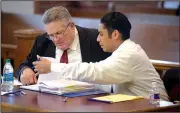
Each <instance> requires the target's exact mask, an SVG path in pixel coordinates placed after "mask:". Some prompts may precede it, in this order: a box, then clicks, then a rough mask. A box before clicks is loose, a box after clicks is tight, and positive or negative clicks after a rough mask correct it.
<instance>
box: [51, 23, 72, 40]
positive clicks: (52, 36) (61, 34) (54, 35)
mask: <svg viewBox="0 0 180 113" xmlns="http://www.w3.org/2000/svg"><path fill="white" fill-rule="evenodd" d="M70 24H71V23H69V24H68V25H67V27H66V29H65V30H64V31H58V32H56V33H54V34H49V35H48V36H49V38H50V39H51V40H53V39H54V38H56V37H58V38H60V37H63V36H64V33H65V32H66V30H67V28H68V27H69V25H70Z"/></svg>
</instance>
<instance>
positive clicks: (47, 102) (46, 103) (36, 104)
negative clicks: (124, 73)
mask: <svg viewBox="0 0 180 113" xmlns="http://www.w3.org/2000/svg"><path fill="white" fill-rule="evenodd" d="M24 92H26V95H22V94H16V95H9V96H1V102H2V103H1V108H2V112H3V111H17V112H22V111H28V112H45V111H58V112H133V111H172V110H176V111H180V108H179V105H177V104H173V105H171V104H168V103H161V104H160V106H155V105H152V104H150V103H149V100H147V99H138V100H132V101H126V102H119V103H114V104H108V103H101V102H94V101H89V100H87V99H88V98H89V97H95V96H98V95H91V96H83V97H75V98H68V101H67V102H63V101H62V100H63V99H64V98H65V97H62V96H57V95H51V94H45V93H39V92H34V91H29V90H24Z"/></svg>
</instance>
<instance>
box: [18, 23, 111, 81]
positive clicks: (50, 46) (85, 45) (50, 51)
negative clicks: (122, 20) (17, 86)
mask: <svg viewBox="0 0 180 113" xmlns="http://www.w3.org/2000/svg"><path fill="white" fill-rule="evenodd" d="M76 28H77V30H78V34H79V42H80V49H81V56H82V61H83V62H98V61H100V60H104V59H106V58H107V57H108V56H110V53H106V52H103V50H102V48H101V47H100V46H99V43H98V42H97V41H96V39H97V36H98V31H97V30H96V29H89V28H82V27H79V26H76ZM55 49H56V47H55V45H54V43H53V42H52V41H51V40H49V38H48V36H47V33H43V34H41V35H39V36H37V38H36V40H35V42H34V45H33V48H32V49H31V52H30V54H29V55H28V56H27V58H26V61H25V62H23V63H22V64H21V65H20V66H19V68H18V70H17V73H16V75H17V78H18V79H19V80H20V75H21V69H22V68H23V67H25V66H28V67H30V68H32V69H33V70H34V68H33V65H32V62H33V61H36V59H37V57H36V55H40V56H46V57H53V58H55Z"/></svg>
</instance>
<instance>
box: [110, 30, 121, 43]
mask: <svg viewBox="0 0 180 113" xmlns="http://www.w3.org/2000/svg"><path fill="white" fill-rule="evenodd" d="M121 36H122V35H121V33H120V32H119V31H118V30H116V29H115V30H114V31H113V33H112V37H113V38H114V39H115V40H119V38H120V37H121Z"/></svg>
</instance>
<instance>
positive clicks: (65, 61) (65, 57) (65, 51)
mask: <svg viewBox="0 0 180 113" xmlns="http://www.w3.org/2000/svg"><path fill="white" fill-rule="evenodd" d="M60 63H66V64H67V63H68V56H67V50H64V52H63V54H62V56H61V60H60Z"/></svg>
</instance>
